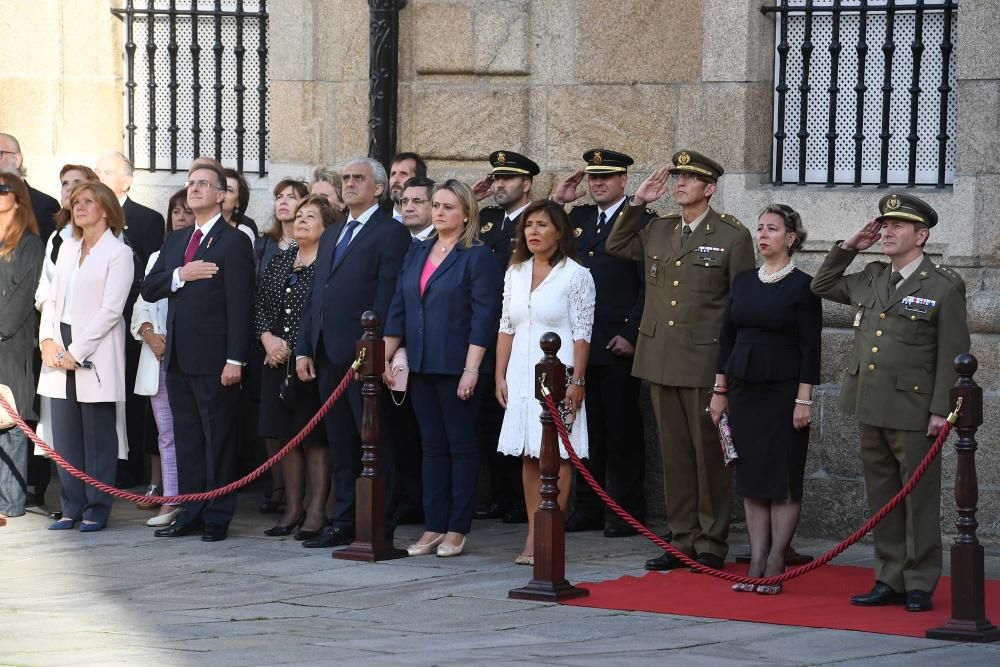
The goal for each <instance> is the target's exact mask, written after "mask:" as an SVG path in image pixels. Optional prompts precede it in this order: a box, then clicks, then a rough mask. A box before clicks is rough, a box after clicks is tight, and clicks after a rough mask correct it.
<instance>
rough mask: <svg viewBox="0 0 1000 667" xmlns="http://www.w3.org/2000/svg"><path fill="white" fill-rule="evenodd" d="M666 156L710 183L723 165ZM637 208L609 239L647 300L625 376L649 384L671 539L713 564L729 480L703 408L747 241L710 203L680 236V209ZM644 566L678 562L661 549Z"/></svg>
mask: <svg viewBox="0 0 1000 667" xmlns="http://www.w3.org/2000/svg"><path fill="white" fill-rule="evenodd" d="M673 164H674V166H673V168H672V169H671V173H682V172H683V173H690V174H696V175H698V176H699V177H701V178H703V179H705V180H709V181H712V182H715V181H717V180H718V178H719V177H720V176H721V175H722V173H723V169H722V167H721V166H719V164H718V163H716V162H715V161H713V160H711V159H709V158H707V157H705V156H703V155H700V154H698V153H696V152H694V151H684V150H682V151H678V152H677V153H675V154H674V156H673ZM644 212H645V209H643V208H641V207H638V206H628V207H627V208H626V210H625V212H624V213H623V214H622V215H621V216H620V217H619V218H618V220H617V221H616V222H615V226H614V229H612V231H611V234H610V235H609V236H608V239H607V241H606V245H607V248H608V251H609V252H611V253H612V254H615V255H618V256H619V257H624V258H626V259H631V260H634V261H642V262H644V271H645V279H646V300H645V308H644V310H643V313H642V321H641V322H640V323H639V337H638V344H637V345H636V351H635V361H634V362H633V363H632V374H633V375H635V376H636V377H639V378H642V379H644V380H646V381H648V382H649V383H650V393H651V396H652V399H653V409H654V412H655V414H656V423H657V426H658V428H659V431H660V447H661V449H662V452H663V477H664V486H665V492H666V497H667V519H668V521H669V523H670V529H671V531H673V534H674V539H673V542H674V545H675V546H676V547H677V548H678V549H680V550H681V551H683V552H684V553H686V554H688V555H690V556H695V555H697V556H698V557H699V560H703V561H704V562H705V563H706V564H709V565H712V566H717V565H721V562H722V559H724V558H725V557H726V553H727V552H728V548H729V547H728V542H727V540H728V537H729V511H730V506H731V503H732V486H733V479H732V474H731V472H730V470H729V469H728V468H726V466H725V465H724V464H723V462H722V454H721V450H720V447H719V434H718V431H717V430H716V428H715V426H714V425H713V424H712V420H711V418H710V417H709V415H708V414H707V413H706V412H705V407H706V406H707V405H708V401H709V398H710V397H711V391H712V385H713V383H714V381H715V367H716V361H717V358H718V354H719V332H720V330H721V328H722V318H723V315H724V313H725V309H726V303H727V301H728V298H729V287H730V285H731V284H732V281H733V278H734V277H735V276H736V275H737V274H739V273H740V272H742V271H746V270H748V269H752V268H754V254H753V240H752V239H751V237H750V232H749V230H747V228H746V227H744V226H743V225H742V224H741V223H740V222H739V220H737V219H736V218H734V217H732V216H730V215H726V214H722V215H720V214H719V213H716V212H715V211H714V210H713V209H712V208H709V209H708V210H707V212H706V213H705V216H704V218H703V219H702V220H701V222H700V223H699V224H698V226H697V227H696V228H695V229H694V230H693V231H692V232H691V233H690V237H689V238H688V239H687V240H686V241H683V240H682V223H683V222H684V221H683V220H682V218H681V216H680V215H679V214H678V215H668V216H664V217H661V218H656V219H655V220H653V221H652V222H650V223H649V224H648V225H647V226H646V227H645V228H643V227H642V220H643V215H644ZM692 222H693V221H692ZM646 566H647V568H649V569H672V568H674V567H679V566H681V564H680V561H678V560H676V559H672V558H669V557H666V556H661V557H660V558H659V559H654V560H653V561H649V562H648V563H647V564H646Z"/></svg>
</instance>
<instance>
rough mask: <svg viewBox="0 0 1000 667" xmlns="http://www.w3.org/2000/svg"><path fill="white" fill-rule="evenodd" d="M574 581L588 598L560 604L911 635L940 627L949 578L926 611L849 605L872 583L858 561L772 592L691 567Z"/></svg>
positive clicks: (999, 606) (996, 611)
mask: <svg viewBox="0 0 1000 667" xmlns="http://www.w3.org/2000/svg"><path fill="white" fill-rule="evenodd" d="M726 571H727V572H733V573H736V574H744V573H745V572H746V566H745V565H737V564H735V563H727V564H726ZM578 585H579V586H581V587H582V588H587V589H589V590H590V596H589V597H586V598H581V599H577V600H571V601H568V602H566V603H565V604H570V605H576V606H578V607H597V608H601V609H622V610H626V611H652V612H657V613H660V614H678V615H680V616H700V617H705V618H723V619H729V620H733V621H751V622H754V623H776V624H781V625H798V626H803V627H809V628H830V629H835V630H860V631H862V632H877V633H881V634H888V635H904V636H909V637H923V636H924V632H925V631H926V630H927V629H929V628H934V627H938V626H941V625H944V624H945V622H946V621H947V620H948V618H949V616H950V615H951V614H950V612H951V579H950V578H949V577H942V578H941V582H940V583H939V584H938V587H937V590H936V591H935V592H934V609H933V610H932V611H929V612H923V613H912V612H907V611H905V610H904V609H903V608H902V607H898V606H891V607H855V606H853V605H851V603H850V597H851V595H853V594H856V593H863V592H866V591H868V590H870V589H871V587H872V586H873V585H874V578H873V574H872V570H871V569H869V568H863V567H849V566H838V565H827V566H825V567H821V568H819V569H818V570H815V571H813V572H810V573H809V574H807V575H805V576H803V577H799V578H798V579H793V580H792V581H791V582H789V583H786V584H785V589H784V592H782V593H781V594H780V595H771V596H768V595H757V594H756V593H734V592H733V591H732V590H731V589H730V586H731V584H730V583H729V582H727V581H723V580H721V579H716V578H714V577H709V576H708V575H704V574H692V573H691V572H690V571H689V570H674V571H672V572H650V573H649V574H647V575H645V576H643V577H621V578H620V579H614V580H611V581H602V582H598V583H581V584H578ZM986 616H987V618H989V619H990V620H991V621H992V622H993V623H994V624H996V623H998V622H1000V581H994V580H987V582H986Z"/></svg>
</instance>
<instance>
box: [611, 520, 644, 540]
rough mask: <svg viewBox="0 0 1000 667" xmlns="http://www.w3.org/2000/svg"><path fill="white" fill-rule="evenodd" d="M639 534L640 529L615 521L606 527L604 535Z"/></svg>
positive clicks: (628, 535)
mask: <svg viewBox="0 0 1000 667" xmlns="http://www.w3.org/2000/svg"><path fill="white" fill-rule="evenodd" d="M638 534H639V531H637V530H636V529H635V528H633V527H632V526H630V525H628V524H627V523H613V524H611V525H610V526H608V527H607V528H605V529H604V537H632V536H633V535H638Z"/></svg>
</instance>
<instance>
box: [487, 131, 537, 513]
mask: <svg viewBox="0 0 1000 667" xmlns="http://www.w3.org/2000/svg"><path fill="white" fill-rule="evenodd" d="M489 159H490V165H491V166H492V169H491V170H490V175H491V176H527V177H529V178H530V177H532V176H536V175H538V173H539V171H540V170H539V168H538V165H537V164H536V163H535V162H534V161H533V160H530V159H529V158H526V157H525V156H523V155H521V154H520V153H515V152H514V151H507V150H502V151H493V152H492V153H490V158H489ZM520 218H521V216H520V214H519V215H516V216H514V217H513V218H509V217H508V216H507V211H505V210H504V209H503V208H502V207H500V206H487V207H485V208H483V209H482V210H480V211H479V240H480V241H482V242H483V243H484V244H485V245H486V246H488V247H489V248H490V249H491V250H492V251H493V255H494V257H496V260H497V262H498V263H499V264H500V268H501V271H506V270H507V267H508V265H509V264H510V257H511V255H512V254H513V253H514V236H515V234H516V232H517V223H518V222H519V221H520ZM499 324H500V323H499V320H497V327H498V328H499ZM495 353H496V350H495V346H490V349H489V350H488V351H487V353H486V355H487V358H486V359H485V360H484V364H487V363H488V364H490V365H492V359H493V355H494V354H495ZM487 375H488V377H484V378H483V379H482V381H481V382H482V387H481V389H479V391H483V392H485V393H486V394H487V395H488V396H493V395H494V394H496V379H495V378H494V377H493V374H492V373H489V374H487ZM502 424H503V408H501V407H500V404H499V403H497V401H496V399H492V400H488V401H485V402H484V403H483V405H482V408H481V409H480V411H479V436H480V437H479V447H480V452H481V454H482V456H481V464H480V475H479V477H480V485H479V486H480V488H479V492H478V496H479V497H478V499H477V504H478V509H477V510H476V512H475V517H476V518H477V519H479V518H484V519H485V518H494V517H496V516H497V514H502V515H503V520H504V521H505V522H507V523H523V522H525V521H527V520H528V517H527V514H526V513H525V508H524V490H523V485H522V482H521V462H520V461H519V460H518V459H517V458H516V457H510V456H504V455H502V454H500V453H499V452H497V442H498V441H499V439H500V428H501V426H502Z"/></svg>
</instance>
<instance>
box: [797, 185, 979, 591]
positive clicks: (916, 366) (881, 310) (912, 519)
mask: <svg viewBox="0 0 1000 667" xmlns="http://www.w3.org/2000/svg"><path fill="white" fill-rule="evenodd" d="M879 210H880V212H881V214H882V215H881V216H880V217H879V218H878V219H879V220H883V219H887V218H895V219H899V220H904V221H909V222H914V223H918V224H922V225H926V226H927V227H933V226H934V225H935V224H936V223H937V213H936V212H935V211H934V209H932V208H931V207H930V206H929V205H927V204H926V203H925V202H923V201H921V200H920V199H917V198H916V197H913V196H912V195H906V194H890V195H887V196H885V197H883V198H882V200H881V201H880V202H879ZM857 254H858V253H857V252H856V251H853V250H845V249H844V248H842V247H841V246H840V243H839V242H838V243H837V244H836V245H834V247H833V249H832V250H831V251H830V254H829V255H827V257H826V259H825V260H824V262H823V265H822V266H821V267H820V269H819V271H818V272H817V273H816V277H815V278H814V279H813V282H812V289H813V292H815V293H816V294H817V295H819V296H821V297H823V298H826V299H830V300H831V301H836V302H837V303H843V304H848V305H850V306H851V307H852V309H853V310H854V323H853V324H854V349H853V352H852V354H851V358H850V361H849V362H848V366H847V374H846V375H845V377H844V384H843V387H842V389H841V408H842V409H843V410H845V411H846V412H848V413H851V414H854V415H855V417H857V419H858V422H859V424H860V431H861V459H862V462H863V464H864V473H865V487H866V489H867V492H868V503H869V506H870V508H871V510H872V512H875V511H877V510H879V509H881V508H882V506H884V505H885V504H886V503H887V502H888V501H889V499H890V498H892V496H894V495H895V494H896V493H897V492H898V491H899V490H900V488H901V487H902V486H903V485H904V484H905V483H906V482H907V480H908V479H909V478H910V475H911V474H912V473H913V470H914V469H915V468H916V467H917V465H918V464H919V463H920V461H921V459H923V457H924V455H925V454H926V453H927V450H928V449H929V448H930V445H931V443H932V442H933V438H930V437H928V436H927V427H928V421H929V419H930V416H931V415H932V414H934V415H939V416H942V417H944V416H946V415H947V414H948V413H949V412H950V411H951V410H952V408H953V407H954V406H952V405H950V404H949V392H950V390H951V387H952V385H953V384H954V383H955V380H956V378H957V376H956V373H955V369H954V360H955V357H956V356H957V355H959V354H962V353H965V352H968V351H969V327H968V323H967V321H966V305H965V283H964V282H963V281H962V278H961V277H960V276H959V275H958V274H957V273H955V272H954V271H952V270H951V269H948V268H946V267H943V266H941V265H938V264H935V263H934V262H933V261H932V260H931V259H930V258H929V257H927V256H926V255H924V257H923V260H922V261H921V262H920V264H919V266H917V267H916V269H915V270H914V271H913V272H912V273H911V274H910V275H909V276H908V277H906V276H903V279H902V281H901V282H899V283H898V285H897V287H895V289H892V288H891V286H890V285H891V283H890V278H891V277H892V274H893V273H894V271H893V269H892V267H891V265H890V264H887V263H884V262H871V263H869V264H867V265H866V266H865V268H864V269H863V270H861V271H859V272H857V273H852V274H850V275H846V276H845V275H844V271H846V270H847V267H848V266H850V264H851V262H852V261H853V260H854V258H855V257H856V256H857ZM904 268H905V267H904ZM940 495H941V459H940V457H938V458H936V459H935V460H934V462H933V463H932V464H931V466H930V468H928V469H927V472H926V474H925V475H924V477H923V478H922V479H921V481H920V483H919V484H917V486H916V488H915V489H914V491H913V493H911V494H910V495H909V496H907V498H906V500H905V501H904V504H903V506H902V507H898V508H897V509H896V510H894V511H893V512H892V513H890V514H889V515H888V516H887V517H886V518H885V520H883V521H882V523H880V524H879V525H878V526H877V527H876V528H875V559H876V563H877V565H876V571H875V578H876V580H877V581H879V582H882V583H883V584H886V585H887V586H889V587H891V588H892V590H893V591H895V592H896V593H897V594H899V593H902V592H903V591H907V592H912V591H923V592H925V593H932V592H933V591H934V587H935V586H936V584H937V581H938V578H939V577H940V576H941V525H940ZM859 597H863V596H859ZM897 601H898V599H897ZM927 602H928V605H927V606H928V608H929V597H928V600H927ZM858 603H860V604H871V602H868V603H865V602H863V601H862V602H858ZM884 603H885V602H879V603H878V604H884ZM908 607H909V604H908ZM915 611H916V610H915Z"/></svg>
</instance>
